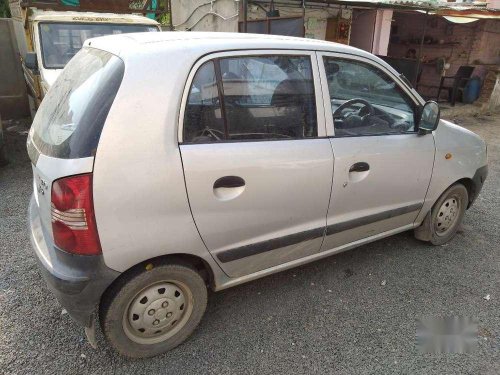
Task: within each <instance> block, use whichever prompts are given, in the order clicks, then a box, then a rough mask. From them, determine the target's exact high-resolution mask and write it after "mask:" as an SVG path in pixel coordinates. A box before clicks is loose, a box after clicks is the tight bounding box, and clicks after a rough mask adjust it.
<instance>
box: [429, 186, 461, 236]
mask: <svg viewBox="0 0 500 375" xmlns="http://www.w3.org/2000/svg"><path fill="white" fill-rule="evenodd" d="M460 205H461V201H460V199H459V198H458V197H456V196H452V197H450V198H448V199H446V200H445V201H444V202H443V204H442V205H441V207H440V208H439V211H438V213H437V217H436V224H435V230H436V234H437V235H438V236H444V235H446V234H447V233H448V231H449V230H450V229H452V228H453V227H454V225H455V223H456V221H457V219H458V216H459V214H460V208H461V207H460Z"/></svg>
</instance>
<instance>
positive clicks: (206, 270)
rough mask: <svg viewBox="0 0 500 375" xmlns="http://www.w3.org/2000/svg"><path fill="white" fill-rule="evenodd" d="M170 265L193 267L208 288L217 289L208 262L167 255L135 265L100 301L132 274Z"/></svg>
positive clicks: (195, 257)
mask: <svg viewBox="0 0 500 375" xmlns="http://www.w3.org/2000/svg"><path fill="white" fill-rule="evenodd" d="M168 263H176V264H183V265H187V266H191V267H193V268H194V269H195V270H196V271H198V273H199V274H200V275H201V277H202V278H203V280H205V282H206V284H207V286H209V287H210V288H211V289H214V288H215V276H214V272H213V270H212V267H211V266H210V264H208V262H207V261H206V260H204V259H203V258H201V257H199V256H196V255H193V254H185V253H178V254H167V255H161V256H157V257H154V258H151V259H146V260H143V261H141V262H140V263H138V264H135V265H133V266H131V267H130V268H128V269H127V270H125V271H124V272H122V273H121V274H120V275H119V276H118V277H117V278H116V279H115V280H113V282H112V283H111V284H110V285H108V287H107V288H106V290H105V291H104V292H103V293H102V295H101V297H100V301H102V299H103V297H104V296H105V295H106V294H107V291H108V290H110V289H111V288H112V286H113V285H115V284H116V283H117V282H119V280H121V279H123V278H125V277H127V276H128V275H129V274H130V273H138V272H142V271H143V270H146V271H149V270H152V269H153V268H154V267H156V266H158V265H160V264H168Z"/></svg>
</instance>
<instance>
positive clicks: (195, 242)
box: [28, 33, 487, 357]
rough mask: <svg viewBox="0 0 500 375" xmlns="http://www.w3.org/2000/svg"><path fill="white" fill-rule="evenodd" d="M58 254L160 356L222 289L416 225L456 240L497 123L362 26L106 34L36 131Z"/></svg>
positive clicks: (59, 277) (89, 297)
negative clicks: (446, 116) (338, 40)
mask: <svg viewBox="0 0 500 375" xmlns="http://www.w3.org/2000/svg"><path fill="white" fill-rule="evenodd" d="M28 152H29V155H30V158H31V161H32V164H33V177H34V181H33V189H34V194H33V198H32V200H31V204H30V209H29V221H30V232H31V239H32V244H33V248H34V250H35V253H36V257H37V259H38V260H39V263H40V268H41V270H43V274H44V275H45V278H46V280H47V282H48V285H49V287H50V288H51V290H52V291H53V292H54V293H55V295H56V296H57V298H58V299H59V301H60V302H61V304H62V305H63V306H64V307H65V308H66V309H67V311H68V312H69V314H70V315H71V316H72V317H73V318H74V319H75V320H76V321H78V322H79V323H81V324H82V325H83V326H84V327H85V329H86V333H87V337H88V338H89V340H90V342H91V343H92V344H95V336H94V334H95V328H94V320H95V319H94V313H95V312H96V311H97V313H98V314H99V321H100V324H101V328H102V330H103V332H104V335H105V337H106V338H107V340H108V341H109V343H110V344H111V345H112V346H113V347H114V348H115V349H116V350H117V351H118V352H120V353H122V354H123V355H126V356H130V357H147V356H152V355H156V354H159V353H162V352H165V351H167V350H169V349H172V348H173V347H175V346H177V345H179V344H180V343H181V342H183V341H184V340H185V339H186V338H187V337H188V336H189V335H190V334H191V333H192V332H193V330H194V329H195V327H196V326H197V325H198V323H199V322H200V320H201V318H202V316H203V314H204V311H205V307H206V303H207V286H209V287H211V288H212V289H213V290H216V291H217V290H221V289H224V288H228V287H231V286H234V285H238V284H241V283H243V282H247V281H250V280H254V279H257V278H259V277H263V276H266V275H269V274H272V273H275V272H278V271H282V270H285V269H288V268H291V267H295V266H297V265H301V264H304V263H307V262H311V261H314V260H317V259H321V258H324V257H326V256H329V255H332V254H336V253H339V252H341V251H344V250H348V249H351V248H353V247H356V246H358V245H361V244H365V243H367V242H370V241H375V240H378V239H381V238H384V237H387V236H390V235H392V234H395V233H399V232H403V231H406V230H410V229H412V230H415V234H416V237H417V238H418V239H421V240H425V241H429V242H430V243H432V244H443V243H445V242H446V241H448V240H450V239H451V238H452V237H453V236H454V234H455V232H456V231H457V227H458V226H459V224H460V222H461V221H462V218H463V216H464V212H465V210H466V209H467V208H468V207H470V206H471V204H472V203H473V201H474V199H475V198H476V197H477V195H478V194H479V192H480V190H481V187H482V185H483V182H484V180H485V178H486V175H487V151H486V145H485V142H484V141H483V140H482V139H480V138H479V137H478V136H477V135H475V134H474V133H472V132H470V131H468V130H465V129H463V128H461V127H459V126H456V125H453V124H451V123H449V122H447V121H443V120H440V119H439V107H438V106H437V104H436V103H434V102H428V103H425V102H424V101H423V100H422V98H421V97H420V96H419V95H418V94H417V92H416V91H415V90H414V89H413V88H412V87H411V86H410V85H409V84H408V83H407V81H406V80H405V79H404V77H401V76H400V75H399V74H398V73H397V72H396V71H395V70H394V69H392V68H391V67H390V66H388V65H387V64H386V63H385V62H383V61H381V60H380V59H378V58H377V57H375V56H373V55H371V54H369V53H367V52H364V51H361V50H358V49H355V48H351V47H348V46H345V45H339V44H334V43H328V42H323V41H316V40H307V39H297V38H288V37H271V36H269V37H268V36H261V35H250V34H224V33H216V34H211V33H145V34H130V35H123V36H118V35H117V36H109V37H103V38H97V39H91V40H88V41H87V42H86V43H85V46H84V48H83V49H82V50H81V51H80V52H79V53H78V54H77V55H76V56H75V57H74V58H73V59H72V60H71V61H70V62H69V64H68V65H67V66H66V68H65V70H64V72H63V73H62V75H61V76H60V77H59V78H58V80H57V81H56V83H55V84H54V86H53V87H52V88H51V89H50V91H49V93H48V95H47V96H46V98H45V99H44V100H43V103H42V105H41V107H40V109H39V111H38V113H37V115H36V118H35V121H34V123H33V126H32V128H31V131H30V134H29V139H28Z"/></svg>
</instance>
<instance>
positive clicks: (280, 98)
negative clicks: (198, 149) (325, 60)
mask: <svg viewBox="0 0 500 375" xmlns="http://www.w3.org/2000/svg"><path fill="white" fill-rule="evenodd" d="M316 136H317V120H316V101H315V96H314V83H313V75H312V67H311V61H310V58H309V57H308V56H296V55H293V56H287V55H276V56H273V55H265V56H244V57H228V58H221V59H215V60H213V61H209V62H207V63H205V64H204V65H202V66H201V67H200V68H199V70H198V71H197V73H196V75H195V78H194V80H193V83H192V85H191V88H190V94H189V98H188V103H187V106H186V112H185V117H184V142H186V143H207V142H220V141H241V140H276V139H301V138H311V137H316Z"/></svg>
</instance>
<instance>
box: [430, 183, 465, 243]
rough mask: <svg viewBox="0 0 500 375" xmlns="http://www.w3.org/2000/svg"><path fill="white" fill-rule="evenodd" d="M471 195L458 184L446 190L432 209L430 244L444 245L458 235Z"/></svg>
mask: <svg viewBox="0 0 500 375" xmlns="http://www.w3.org/2000/svg"><path fill="white" fill-rule="evenodd" d="M468 202H469V194H468V192H467V189H466V188H465V186H464V185H462V184H460V183H458V184H455V185H453V186H451V187H450V188H449V189H448V190H446V191H445V192H444V193H443V195H441V197H440V198H439V199H438V200H437V202H436V203H435V204H434V207H433V208H432V212H431V222H430V231H431V233H430V234H431V235H430V242H431V243H432V244H433V245H443V244H445V243H446V242H448V241H449V240H451V239H452V238H453V237H454V236H455V234H456V233H457V230H458V228H459V227H460V224H461V223H462V220H463V218H464V214H465V210H466V209H467V203H468Z"/></svg>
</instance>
